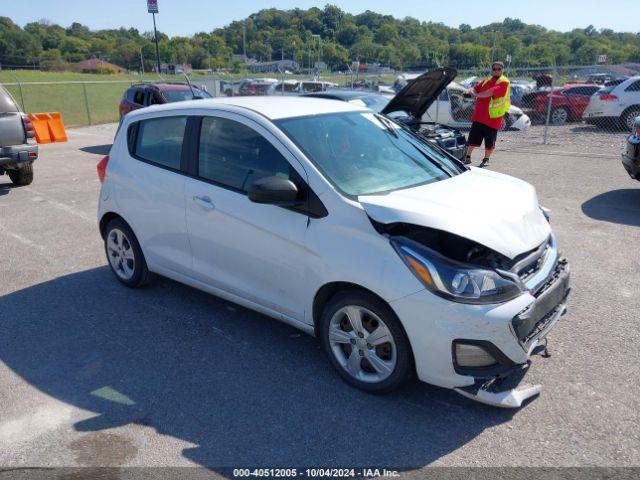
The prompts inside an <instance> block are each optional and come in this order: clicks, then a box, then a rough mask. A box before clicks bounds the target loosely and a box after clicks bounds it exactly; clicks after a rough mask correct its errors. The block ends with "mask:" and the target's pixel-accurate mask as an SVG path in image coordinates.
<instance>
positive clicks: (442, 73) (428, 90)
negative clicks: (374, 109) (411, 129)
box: [381, 67, 458, 118]
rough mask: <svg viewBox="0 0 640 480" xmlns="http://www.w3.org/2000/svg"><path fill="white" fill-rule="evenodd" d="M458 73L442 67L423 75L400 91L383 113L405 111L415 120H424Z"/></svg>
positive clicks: (452, 69)
mask: <svg viewBox="0 0 640 480" xmlns="http://www.w3.org/2000/svg"><path fill="white" fill-rule="evenodd" d="M457 74H458V71H457V70H455V69H454V68H449V67H442V68H436V69H435V70H431V71H430V72H427V73H423V74H422V75H420V76H419V77H418V78H416V79H415V80H412V81H410V82H408V83H407V85H405V87H404V88H403V89H402V90H400V91H399V92H398V93H397V95H396V96H395V97H393V98H392V99H391V101H390V102H389V103H388V104H387V106H386V107H385V108H384V110H382V112H381V113H384V114H389V113H393V112H399V111H404V112H407V113H410V114H411V115H412V116H413V117H415V118H422V115H424V112H426V111H427V109H428V108H429V107H430V106H431V104H432V103H433V102H434V100H435V99H436V98H438V95H440V93H441V92H442V91H443V90H444V89H445V88H446V87H447V85H449V84H450V83H451V82H452V81H453V79H454V78H456V75H457Z"/></svg>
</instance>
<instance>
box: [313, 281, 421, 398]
mask: <svg viewBox="0 0 640 480" xmlns="http://www.w3.org/2000/svg"><path fill="white" fill-rule="evenodd" d="M319 334H320V340H321V342H322V346H323V348H324V350H325V353H326V354H327V356H328V357H329V361H330V362H331V363H332V364H333V366H334V367H335V368H336V370H337V371H338V373H339V374H340V376H341V377H342V378H343V379H344V380H345V381H346V382H347V383H349V384H350V385H352V386H354V387H356V388H359V389H360V390H364V391H366V392H372V393H386V392H390V391H393V390H395V389H397V388H399V387H400V386H401V385H402V384H404V383H405V382H406V380H407V378H408V377H409V374H410V373H411V370H412V365H413V360H412V359H413V355H412V353H411V346H410V344H409V340H408V339H407V336H406V334H405V331H404V329H403V328H402V325H401V323H400V321H399V320H398V317H397V316H396V314H395V313H394V312H393V310H391V308H390V307H389V306H388V305H387V304H386V303H384V302H383V301H382V300H380V299H379V298H377V297H376V296H374V295H372V294H370V293H367V292H363V291H358V290H351V291H347V292H342V293H339V294H337V295H335V296H334V297H333V298H332V299H331V300H330V301H329V302H328V303H327V305H326V307H325V308H324V311H323V313H322V317H321V319H320V329H319Z"/></svg>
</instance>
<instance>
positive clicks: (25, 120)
mask: <svg viewBox="0 0 640 480" xmlns="http://www.w3.org/2000/svg"><path fill="white" fill-rule="evenodd" d="M22 126H23V127H24V133H25V134H26V135H27V138H33V137H35V136H36V131H35V130H34V128H33V123H31V120H29V117H27V116H26V115H22Z"/></svg>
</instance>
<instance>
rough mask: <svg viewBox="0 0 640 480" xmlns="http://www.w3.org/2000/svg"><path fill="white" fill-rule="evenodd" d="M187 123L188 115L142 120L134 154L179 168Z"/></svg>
mask: <svg viewBox="0 0 640 480" xmlns="http://www.w3.org/2000/svg"><path fill="white" fill-rule="evenodd" d="M186 125H187V117H163V118H150V119H148V120H142V121H140V122H139V125H138V134H137V138H136V143H135V148H134V155H135V156H136V157H138V158H140V159H142V160H146V161H149V162H153V163H156V164H158V165H162V166H164V167H169V168H172V169H174V170H179V169H180V159H181V157H182V142H183V139H184V130H185V127H186Z"/></svg>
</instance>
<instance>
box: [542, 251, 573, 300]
mask: <svg viewBox="0 0 640 480" xmlns="http://www.w3.org/2000/svg"><path fill="white" fill-rule="evenodd" d="M567 265H569V262H568V261H567V259H566V258H561V259H560V260H558V263H557V264H556V268H554V269H553V272H551V274H550V275H549V276H548V277H547V279H546V280H545V282H544V283H543V284H542V285H540V286H539V287H538V288H537V289H536V291H535V292H533V296H534V297H536V298H538V297H539V296H541V295H542V294H543V293H544V292H546V291H547V290H549V288H551V287H552V286H553V285H554V284H555V283H556V282H557V281H558V279H559V278H560V276H561V275H562V274H563V273H564V272H565V271H566V269H567Z"/></svg>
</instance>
